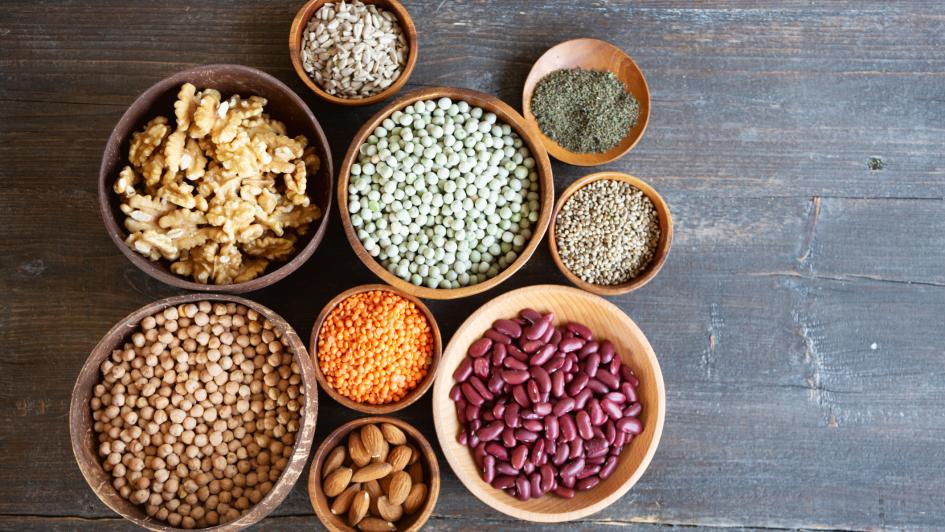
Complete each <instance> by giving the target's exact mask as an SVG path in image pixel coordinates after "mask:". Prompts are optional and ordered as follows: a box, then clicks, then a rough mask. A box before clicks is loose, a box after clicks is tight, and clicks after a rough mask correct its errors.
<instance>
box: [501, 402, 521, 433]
mask: <svg viewBox="0 0 945 532" xmlns="http://www.w3.org/2000/svg"><path fill="white" fill-rule="evenodd" d="M519 410H521V407H520V406H519V404H518V403H512V404H510V405H509V406H507V407H506V408H505V413H504V414H503V415H502V419H504V420H505V424H506V426H508V427H512V428H513V429H514V428H517V427H518V426H519V424H520V423H521V418H519V415H518V413H519Z"/></svg>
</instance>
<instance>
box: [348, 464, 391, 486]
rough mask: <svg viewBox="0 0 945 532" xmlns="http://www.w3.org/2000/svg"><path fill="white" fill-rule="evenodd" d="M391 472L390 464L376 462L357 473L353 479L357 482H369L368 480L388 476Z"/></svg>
mask: <svg viewBox="0 0 945 532" xmlns="http://www.w3.org/2000/svg"><path fill="white" fill-rule="evenodd" d="M390 471H391V467H390V464H388V463H387V462H374V463H372V464H368V465H366V466H364V467H362V468H361V469H358V470H357V471H355V473H354V475H353V476H352V477H351V479H352V480H354V481H355V482H367V481H368V480H377V479H379V478H383V477H385V476H387V475H388V474H389V473H390Z"/></svg>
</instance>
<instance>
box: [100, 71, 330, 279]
mask: <svg viewBox="0 0 945 532" xmlns="http://www.w3.org/2000/svg"><path fill="white" fill-rule="evenodd" d="M220 70H229V71H235V72H238V73H239V74H240V75H243V76H246V77H255V78H259V79H261V80H263V81H264V82H266V83H268V84H271V85H272V86H273V87H275V89H276V90H278V91H280V92H283V93H285V95H286V97H287V98H288V99H289V101H290V102H292V104H293V105H294V106H295V107H297V108H298V111H299V112H301V114H302V115H303V118H304V120H305V121H307V122H309V123H310V124H311V126H312V129H313V131H314V132H315V138H312V139H308V140H309V145H310V146H317V147H318V148H319V149H321V151H323V152H324V153H323V154H322V153H320V154H319V158H320V159H321V168H320V169H319V171H318V173H317V174H316V175H320V174H322V173H323V172H324V175H325V178H326V179H327V182H326V185H327V190H328V193H327V194H326V204H325V205H324V206H322V205H319V207H320V208H321V210H322V217H321V219H320V220H318V227H317V228H315V229H314V232H313V233H312V237H311V239H309V241H308V243H307V244H306V245H305V247H303V248H302V249H300V250H298V251H297V252H296V253H295V255H294V256H293V257H292V258H291V259H289V260H288V261H286V262H284V263H282V264H280V265H279V266H278V267H277V268H276V269H274V270H272V271H270V272H268V273H266V274H264V275H260V276H259V277H256V278H255V279H251V280H249V281H244V282H242V283H231V284H220V285H218V284H202V283H197V282H195V281H192V280H189V279H186V278H184V277H180V276H177V275H174V274H172V273H169V272H166V271H164V270H162V269H161V268H159V267H158V266H157V265H155V264H154V263H153V262H152V261H150V260H148V259H147V258H146V257H144V256H143V255H140V254H138V253H135V252H134V251H133V250H132V249H131V248H129V247H128V245H127V244H125V241H124V240H123V239H122V238H121V237H122V236H124V235H127V233H128V231H127V230H126V229H125V228H124V226H123V225H122V224H120V223H119V222H118V219H117V218H116V216H115V213H114V211H113V209H112V207H111V197H112V195H113V194H114V192H113V191H112V189H111V186H110V185H109V184H110V182H112V181H114V177H115V176H116V175H117V174H112V173H109V172H108V161H107V159H108V157H107V155H108V152H109V150H110V149H112V147H114V149H115V150H120V148H121V145H122V143H123V142H124V141H125V137H120V136H119V129H121V128H122V127H123V126H125V125H126V124H127V123H128V122H134V121H135V116H134V115H133V114H132V111H133V110H134V108H135V107H136V106H137V105H138V102H140V101H142V100H145V99H150V98H153V97H155V96H157V95H159V94H162V93H165V92H167V91H168V90H170V89H172V88H173V87H174V86H176V85H179V84H181V83H184V82H185V81H186V80H187V78H188V77H192V76H194V75H195V74H197V73H205V72H217V71H220ZM132 125H133V124H132ZM129 131H130V133H129V135H130V134H133V133H134V130H133V129H129ZM121 161H127V157H126V156H122V155H121V154H120V153H119V164H118V165H117V166H120V165H121ZM333 190H334V166H333V163H332V156H331V146H330V145H329V144H328V139H327V137H325V132H324V131H323V130H322V126H321V124H320V123H319V122H318V119H317V118H315V115H314V114H312V111H311V109H309V107H308V105H306V104H305V102H304V101H303V100H302V98H300V97H299V95H298V94H296V93H295V92H294V91H293V90H292V89H290V88H289V86H288V85H286V84H285V83H282V82H281V81H279V80H278V79H277V78H275V77H274V76H272V75H270V74H267V73H266V72H263V71H262V70H258V69H255V68H252V67H248V66H244V65H237V64H230V63H214V64H208V65H201V66H198V67H194V68H189V69H187V70H182V71H179V72H175V73H173V74H171V75H169V76H167V77H164V78H162V79H161V80H159V81H157V82H156V83H154V84H153V85H151V86H150V87H149V88H148V89H147V90H145V91H144V92H142V93H141V94H139V95H138V96H137V97H136V98H135V99H134V101H133V102H132V103H131V104H130V105H129V106H128V108H127V109H125V112H124V113H123V114H122V116H121V118H120V119H119V120H118V122H116V123H115V126H114V127H113V128H112V131H111V133H110V134H109V136H108V140H107V141H106V143H105V149H104V150H103V152H102V160H101V163H100V165H99V175H98V206H99V214H100V215H101V217H102V221H103V222H104V224H105V230H106V232H107V233H108V236H109V238H111V240H112V242H114V243H115V245H116V246H117V247H118V249H119V250H120V251H121V253H122V254H123V255H124V256H125V257H127V258H128V260H130V261H131V263H132V264H134V265H135V266H136V267H137V268H138V269H139V270H141V271H143V272H144V273H146V274H148V275H149V276H151V277H152V278H154V279H157V280H158V281H161V282H162V283H164V284H167V285H170V286H173V287H176V288H182V289H184V290H191V291H199V292H209V293H226V294H242V293H246V292H251V291H254V290H259V289H261V288H265V287H267V286H270V285H273V284H275V283H277V282H279V281H281V280H282V279H285V278H286V277H288V276H289V275H290V274H292V273H293V272H295V271H296V270H297V269H299V267H301V266H302V264H304V263H305V262H306V261H308V259H309V258H311V256H312V254H314V253H315V250H316V249H317V248H318V246H319V245H320V244H321V241H322V239H323V238H324V237H325V232H326V231H327V229H328V219H329V216H330V214H329V213H330V212H331V203H332V196H333V194H332V191H333ZM313 223H314V222H313ZM310 230H311V228H310ZM161 260H164V259H161Z"/></svg>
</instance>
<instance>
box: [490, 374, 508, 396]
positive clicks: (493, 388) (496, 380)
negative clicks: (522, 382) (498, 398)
mask: <svg viewBox="0 0 945 532" xmlns="http://www.w3.org/2000/svg"><path fill="white" fill-rule="evenodd" d="M502 388H505V381H504V380H502V377H500V376H499V375H498V374H494V375H492V377H490V378H489V391H490V392H492V393H493V394H497V393H499V392H501V391H502Z"/></svg>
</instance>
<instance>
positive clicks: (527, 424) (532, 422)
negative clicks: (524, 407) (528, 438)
mask: <svg viewBox="0 0 945 532" xmlns="http://www.w3.org/2000/svg"><path fill="white" fill-rule="evenodd" d="M522 428H523V429H525V430H530V431H532V432H541V431H542V429H544V428H545V426H544V424H543V423H542V422H541V421H538V420H537V419H526V420H525V421H523V422H522Z"/></svg>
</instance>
